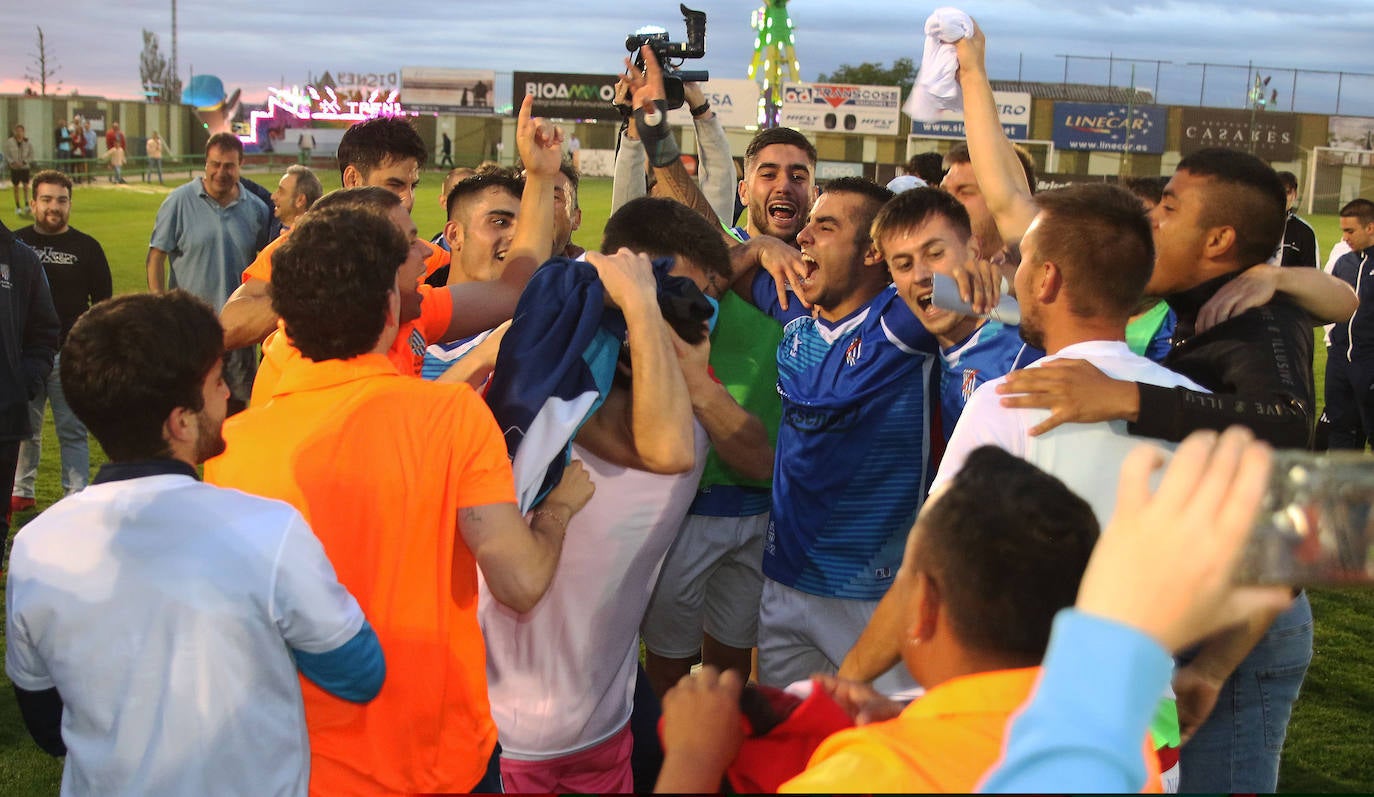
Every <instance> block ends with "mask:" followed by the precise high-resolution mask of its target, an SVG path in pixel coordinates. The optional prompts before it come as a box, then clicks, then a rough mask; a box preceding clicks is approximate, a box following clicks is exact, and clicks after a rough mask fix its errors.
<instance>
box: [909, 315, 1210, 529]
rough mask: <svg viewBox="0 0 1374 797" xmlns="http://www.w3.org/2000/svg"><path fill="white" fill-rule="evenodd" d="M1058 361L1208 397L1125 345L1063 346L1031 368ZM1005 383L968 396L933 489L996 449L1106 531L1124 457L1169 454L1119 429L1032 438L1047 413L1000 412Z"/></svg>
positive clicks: (1074, 429)
mask: <svg viewBox="0 0 1374 797" xmlns="http://www.w3.org/2000/svg"><path fill="white" fill-rule="evenodd" d="M1061 359H1067V360H1073V359H1078V360H1087V361H1088V362H1090V363H1092V364H1093V365H1095V366H1097V368H1098V370H1100V371H1102V372H1103V373H1104V374H1106V375H1107V376H1110V377H1111V378H1113V379H1124V380H1127V381H1131V382H1143V383H1145V384H1148V385H1159V386H1161V387H1185V388H1188V389H1189V390H1196V391H1198V392H1200V393H1207V392H1210V391H1208V390H1206V389H1205V388H1203V387H1200V386H1199V385H1197V384H1196V383H1195V382H1193V381H1192V380H1190V379H1188V378H1187V377H1185V376H1182V375H1180V374H1176V373H1174V372H1173V371H1170V370H1169V369H1167V368H1165V367H1164V366H1162V365H1159V364H1158V363H1155V362H1152V361H1150V360H1147V359H1146V358H1144V357H1141V356H1139V355H1136V354H1132V353H1131V350H1130V349H1129V348H1127V346H1126V344H1125V342H1124V341H1103V340H1095V341H1088V342H1086V343H1076V344H1074V345H1072V346H1065V347H1064V348H1063V349H1061V350H1059V351H1058V352H1057V353H1055V354H1053V355H1051V356H1048V357H1045V358H1043V359H1041V360H1039V361H1038V362H1036V363H1033V364H1032V365H1030V366H1029V367H1030V368H1039V367H1041V366H1043V365H1044V364H1045V363H1048V362H1052V361H1054V360H1061ZM1005 381H1006V377H1002V378H1000V379H994V380H991V381H989V382H987V383H986V384H984V385H982V386H981V387H979V388H978V389H977V390H976V391H974V393H973V397H972V398H970V399H969V402H968V404H967V405H966V406H965V407H964V413H963V415H961V416H960V417H959V423H958V424H957V425H956V426H955V427H954V434H953V435H952V436H951V437H950V439H949V445H948V446H946V448H945V455H944V458H943V459H942V460H941V461H940V470H939V472H937V473H936V474H935V486H939V485H941V484H943V483H944V482H946V481H949V480H950V479H951V478H953V477H954V474H956V473H958V472H959V469H960V468H962V467H963V466H964V460H965V459H966V458H967V457H968V455H969V453H971V452H972V451H973V450H974V449H975V448H978V447H979V446H985V445H994V446H997V447H999V448H1002V449H1005V450H1006V451H1009V452H1011V453H1012V454H1015V455H1016V456H1018V457H1020V458H1022V459H1024V460H1026V461H1028V462H1030V463H1031V464H1033V465H1035V466H1037V467H1039V468H1040V469H1041V470H1044V471H1045V472H1047V473H1049V474H1051V475H1053V476H1055V477H1057V478H1058V479H1059V480H1060V481H1062V482H1064V484H1065V485H1067V486H1068V488H1069V489H1070V490H1073V491H1074V492H1075V493H1077V494H1078V495H1079V496H1081V497H1082V498H1083V500H1085V501H1087V502H1088V504H1089V505H1091V506H1092V509H1093V514H1094V515H1096V516H1097V521H1098V523H1100V524H1101V525H1102V526H1103V527H1105V526H1106V524H1107V521H1108V520H1109V519H1110V518H1111V516H1112V511H1113V510H1114V509H1115V508H1116V488H1117V481H1118V479H1119V478H1120V475H1121V463H1122V461H1123V460H1124V459H1125V458H1126V455H1127V454H1129V453H1130V452H1131V450H1132V449H1134V448H1135V447H1136V446H1138V445H1140V444H1141V443H1146V442H1147V443H1151V444H1154V445H1157V446H1159V447H1161V448H1163V449H1166V450H1169V451H1172V450H1173V449H1174V447H1175V444H1174V443H1166V442H1164V441H1162V440H1152V439H1149V438H1141V437H1132V436H1131V435H1129V434H1127V432H1126V422H1125V421H1103V422H1099V423H1066V424H1061V425H1060V426H1056V427H1055V428H1054V429H1052V430H1050V431H1049V432H1046V433H1045V434H1042V435H1040V436H1039V437H1031V435H1030V430H1031V428H1032V427H1034V426H1035V425H1037V424H1039V423H1041V422H1042V421H1044V420H1046V419H1047V418H1049V417H1050V411H1049V410H1045V409H1018V408H1011V407H1003V406H1002V404H1001V398H1002V397H1001V396H999V395H998V394H997V386H998V385H1000V384H1002V383H1003V382H1005ZM931 489H932V490H934V487H932V488H931Z"/></svg>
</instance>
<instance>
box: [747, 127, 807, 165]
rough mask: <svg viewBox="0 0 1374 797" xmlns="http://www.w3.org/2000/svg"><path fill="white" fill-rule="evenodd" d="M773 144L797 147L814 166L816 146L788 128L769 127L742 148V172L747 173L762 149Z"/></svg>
mask: <svg viewBox="0 0 1374 797" xmlns="http://www.w3.org/2000/svg"><path fill="white" fill-rule="evenodd" d="M774 144H787V145H788V146H792V147H797V148H798V149H800V150H801V151H802V152H805V153H806V157H807V159H808V160H810V161H811V165H812V166H813V167H814V166H815V165H816V145H814V144H812V143H811V142H810V141H808V140H807V138H806V136H804V135H802V134H801V133H799V132H797V131H796V130H793V129H792V128H790V127H770V128H768V129H767V130H760V131H759V133H758V135H756V136H754V140H753V141H750V142H749V146H747V147H745V148H744V171H746V172H748V171H749V170H750V169H751V168H752V167H753V165H754V161H756V160H758V157H759V153H760V152H761V151H763V149H764V147H771V146H773V145H774Z"/></svg>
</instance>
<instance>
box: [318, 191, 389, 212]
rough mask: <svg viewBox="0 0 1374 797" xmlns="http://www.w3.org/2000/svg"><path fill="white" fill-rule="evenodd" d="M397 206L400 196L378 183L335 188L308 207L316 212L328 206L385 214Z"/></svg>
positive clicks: (328, 207) (326, 208)
mask: <svg viewBox="0 0 1374 797" xmlns="http://www.w3.org/2000/svg"><path fill="white" fill-rule="evenodd" d="M398 207H401V198H400V197H398V196H396V195H395V194H393V193H391V192H390V191H388V190H386V189H385V188H382V187H381V186H379V185H361V186H355V187H353V188H336V189H334V190H333V191H330V192H329V193H327V194H325V195H324V196H322V197H320V198H319V200H318V201H316V202H315V204H314V205H312V206H311V208H310V209H311V210H312V211H316V212H318V211H322V210H328V209H330V208H334V209H339V208H351V209H354V210H366V211H368V212H370V213H375V214H377V215H378V216H385V215H387V214H388V213H390V212H391V211H392V209H393V208H398Z"/></svg>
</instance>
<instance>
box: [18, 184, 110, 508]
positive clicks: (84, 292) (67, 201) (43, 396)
mask: <svg viewBox="0 0 1374 797" xmlns="http://www.w3.org/2000/svg"><path fill="white" fill-rule="evenodd" d="M71 202H72V181H71V178H69V177H67V175H65V174H63V173H62V172H59V171H53V170H51V169H48V170H44V171H41V172H39V173H38V174H36V175H34V180H33V224H31V225H29V226H27V227H24V228H22V229H20V230H17V231H16V232H15V237H17V238H18V239H19V240H21V241H23V242H24V243H26V244H28V245H29V246H30V247H31V248H32V249H33V250H34V251H35V252H37V253H38V259H39V262H41V263H42V264H43V271H44V274H45V275H46V276H47V278H48V287H49V289H50V290H51V292H52V301H53V306H54V308H55V309H56V310H57V320H58V323H59V325H60V331H59V333H58V343H59V345H61V343H63V342H65V341H66V339H67V334H68V333H70V332H71V329H72V325H73V324H75V323H76V319H77V318H78V317H80V316H81V314H82V313H84V312H86V310H88V309H89V308H90V307H91V305H93V304H95V303H96V302H100V301H103V300H105V299H108V298H110V294H111V293H112V292H113V290H112V283H111V277H110V265H109V263H108V262H107V261H106V259H105V250H104V249H102V248H101V246H100V242H99V241H97V240H95V239H94V238H92V237H91V236H89V235H87V234H86V233H84V232H81V231H80V230H77V229H74V228H73V227H72V226H71V225H70V220H71V210H72V205H71ZM60 363H61V357H60V355H59V357H58V358H57V359H56V360H54V361H53V369H52V373H50V374H49V375H48V378H47V379H46V380H45V381H44V383H43V385H42V386H41V387H40V388H39V391H38V394H37V395H36V396H34V398H33V400H32V401H31V402H29V425H30V426H31V427H32V434H31V436H30V437H29V438H28V439H26V440H24V442H23V443H22V444H21V445H20V446H19V466H18V469H17V471H16V472H15V475H14V491H13V495H12V496H11V498H10V509H11V510H12V511H22V510H25V509H30V508H32V507H33V505H34V483H35V481H36V480H37V477H38V462H39V459H40V456H41V454H42V440H43V436H42V429H43V410H44V405H45V404H47V403H48V402H51V403H52V417H53V424H54V426H55V427H56V430H57V439H58V442H59V443H61V447H62V491H63V493H65V494H66V495H72V494H73V493H76V492H79V491H80V490H81V489H82V488H83V487H85V486H86V482H88V481H89V480H90V473H91V454H90V448H89V443H88V441H87V437H86V427H85V426H84V425H82V423H81V419H79V418H77V417H76V413H74V412H73V411H72V409H71V407H70V405H68V403H67V398H66V394H65V393H64V391H63V390H62V379H61V377H60V374H59V366H60Z"/></svg>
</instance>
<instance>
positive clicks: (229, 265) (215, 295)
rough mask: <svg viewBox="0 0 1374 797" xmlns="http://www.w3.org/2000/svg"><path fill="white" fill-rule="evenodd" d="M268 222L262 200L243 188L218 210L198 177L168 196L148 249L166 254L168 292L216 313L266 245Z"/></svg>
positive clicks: (154, 227) (155, 223)
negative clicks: (178, 291)
mask: <svg viewBox="0 0 1374 797" xmlns="http://www.w3.org/2000/svg"><path fill="white" fill-rule="evenodd" d="M270 217H271V214H270V213H269V212H268V210H267V206H266V205H264V204H263V203H262V200H260V199H258V198H257V197H255V196H253V195H252V194H251V193H249V192H247V191H245V190H244V189H243V188H242V187H240V188H239V195H238V198H237V199H235V200H234V201H233V202H230V203H229V205H228V206H227V207H224V206H221V205H220V204H219V203H218V202H216V201H215V200H214V199H213V198H211V196H210V195H209V194H207V193H206V192H205V183H204V181H203V180H201V179H199V178H197V179H195V180H192V181H191V182H189V183H187V184H186V185H183V186H181V187H180V188H177V189H176V190H174V191H172V193H170V194H168V195H167V199H166V200H164V201H163V203H162V207H160V208H158V209H157V221H155V222H154V223H153V237H152V240H151V241H149V242H148V245H149V246H151V247H153V248H155V249H161V250H162V251H164V252H166V253H167V261H168V265H169V267H170V269H169V270H170V272H171V274H170V276H169V277H168V282H167V286H168V287H169V288H182V289H184V290H187V291H190V292H191V293H193V294H195V295H196V296H199V297H200V298H202V299H204V300H205V301H206V302H208V303H209V304H210V306H211V307H213V308H215V310H216V311H218V310H219V309H220V308H221V307H223V306H224V303H225V302H226V301H228V300H229V294H231V293H233V292H234V289H235V288H237V287H238V286H239V285H240V284H241V283H242V281H243V270H244V269H245V268H247V267H248V264H249V263H251V262H253V257H254V256H255V255H256V254H257V252H258V250H259V249H261V248H262V247H263V246H265V245H266V243H267V240H266V238H267V220H268V219H269V218H270Z"/></svg>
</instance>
